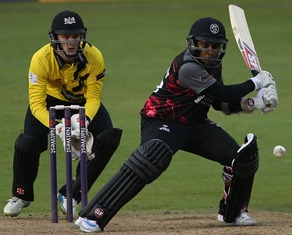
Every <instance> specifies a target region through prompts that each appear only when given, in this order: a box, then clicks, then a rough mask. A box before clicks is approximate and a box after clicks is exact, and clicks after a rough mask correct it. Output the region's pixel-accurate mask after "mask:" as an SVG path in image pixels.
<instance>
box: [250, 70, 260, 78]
mask: <svg viewBox="0 0 292 235" xmlns="http://www.w3.org/2000/svg"><path fill="white" fill-rule="evenodd" d="M251 73H252V75H253V76H254V77H255V76H256V75H258V74H259V71H256V70H251Z"/></svg>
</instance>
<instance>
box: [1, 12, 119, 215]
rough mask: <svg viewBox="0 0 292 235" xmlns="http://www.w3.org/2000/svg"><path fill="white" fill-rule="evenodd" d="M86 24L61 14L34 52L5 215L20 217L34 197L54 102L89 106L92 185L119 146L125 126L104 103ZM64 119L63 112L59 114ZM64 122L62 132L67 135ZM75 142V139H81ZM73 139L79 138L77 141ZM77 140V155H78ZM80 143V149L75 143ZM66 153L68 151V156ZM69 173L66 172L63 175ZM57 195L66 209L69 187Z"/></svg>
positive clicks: (97, 57)
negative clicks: (115, 122)
mask: <svg viewBox="0 0 292 235" xmlns="http://www.w3.org/2000/svg"><path fill="white" fill-rule="evenodd" d="M86 32H87V29H86V27H84V24H83V21H82V19H81V17H80V16H79V15H78V14H77V13H75V12H72V11H63V12H60V13H59V14H57V15H56V16H55V17H54V19H53V21H52V25H51V29H50V30H49V37H50V43H48V44H46V45H44V46H43V47H42V48H40V49H39V50H38V51H37V52H36V53H35V54H34V55H33V57H32V59H31V63H30V67H29V74H28V80H29V106H28V109H27V113H26V116H25V120H24V130H23V133H21V134H20V135H19V136H18V137H17V139H16V141H15V146H14V148H15V152H14V161H13V183H12V198H11V199H10V200H9V201H8V203H7V205H6V206H5V207H4V215H7V216H17V215H18V214H19V213H20V212H21V210H22V208H24V207H27V206H29V205H30V203H31V202H32V201H34V187H33V185H34V182H35V180H36V178H37V174H38V167H39V159H40V154H41V153H42V152H44V151H46V150H47V148H48V138H47V137H48V134H49V112H48V109H49V107H51V106H55V105H65V106H68V105H80V106H85V110H86V113H85V114H86V118H87V126H88V141H87V142H88V146H87V154H88V165H87V173H88V189H90V188H91V186H92V185H93V183H94V182H95V181H96V179H97V178H98V176H99V175H100V174H101V172H102V171H103V169H104V167H105V166H106V165H107V163H108V161H109V160H110V158H111V157H112V155H113V153H114V152H115V150H116V149H117V147H118V145H119V143H120V138H121V134H122V130H121V129H118V128H113V124H112V121H111V118H110V115H109V113H108V112H107V110H106V108H105V106H104V105H103V104H102V103H101V100H100V99H101V93H102V87H103V82H104V77H105V67H104V60H103V57H102V54H101V52H100V51H99V50H98V49H97V48H96V47H95V46H93V45H92V44H91V43H89V42H87V41H86ZM76 113H78V111H76V110H75V112H74V111H72V114H73V116H72V125H73V127H72V137H73V138H74V137H76V138H75V139H76V141H77V143H78V134H77V133H78V131H79V130H78V126H79V125H78V114H76ZM56 117H57V119H60V120H62V118H63V111H62V110H59V111H57V113H56ZM63 130H64V125H63V123H62V122H60V124H59V125H58V126H57V134H58V135H59V136H60V137H61V138H62V139H64V135H63V132H64V131H63ZM76 141H75V142H76ZM75 142H74V143H75ZM76 146H79V145H78V144H75V145H74V144H73V150H74V151H73V156H74V158H78V157H79V156H78V154H79V153H78V151H75V150H76ZM74 147H75V148H74ZM64 156H65V154H63V156H60V157H63V158H64ZM64 178H65V177H64ZM80 188H81V185H80V172H79V164H78V166H77V169H76V178H75V180H74V182H73V206H74V207H73V212H74V211H75V210H76V206H77V204H78V203H79V202H80V201H81V193H80ZM58 200H59V201H60V203H61V208H62V210H63V211H64V213H66V210H67V201H66V186H65V185H64V186H63V187H62V188H60V190H59V194H58Z"/></svg>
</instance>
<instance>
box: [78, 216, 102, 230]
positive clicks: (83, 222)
mask: <svg viewBox="0 0 292 235" xmlns="http://www.w3.org/2000/svg"><path fill="white" fill-rule="evenodd" d="M75 225H76V226H77V227H78V228H79V229H80V231H82V232H85V233H96V232H101V229H100V227H99V226H98V224H97V223H96V221H95V220H89V219H87V218H82V217H79V218H78V219H77V220H76V221H75Z"/></svg>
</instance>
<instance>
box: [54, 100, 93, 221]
mask: <svg viewBox="0 0 292 235" xmlns="http://www.w3.org/2000/svg"><path fill="white" fill-rule="evenodd" d="M56 110H64V118H65V152H66V198H67V213H66V220H67V221H68V222H72V221H73V189H72V147H71V110H79V124H80V179H81V202H82V208H84V207H85V206H86V204H87V191H88V190H87V153H86V118H85V108H84V107H83V106H79V105H70V106H64V105H56V106H54V107H50V109H49V116H50V121H49V122H50V123H49V125H50V168H51V171H50V173H51V210H52V223H58V200H57V193H58V192H57V144H56V143H57V141H56Z"/></svg>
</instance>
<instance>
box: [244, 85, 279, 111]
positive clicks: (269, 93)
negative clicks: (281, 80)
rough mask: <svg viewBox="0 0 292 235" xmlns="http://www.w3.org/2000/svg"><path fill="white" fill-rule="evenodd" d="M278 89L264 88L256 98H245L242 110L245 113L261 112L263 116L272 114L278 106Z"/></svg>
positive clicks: (273, 87)
mask: <svg viewBox="0 0 292 235" xmlns="http://www.w3.org/2000/svg"><path fill="white" fill-rule="evenodd" d="M278 103H279V102H278V95H277V89H276V87H275V86H274V85H270V86H269V87H267V88H262V89H260V90H259V91H258V92H257V95H256V97H254V98H248V99H247V98H243V99H242V100H241V108H242V110H243V112H246V113H251V112H253V111H254V110H260V111H261V112H262V113H263V114H265V113H269V112H272V111H273V110H275V108H276V107H277V105H278Z"/></svg>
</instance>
